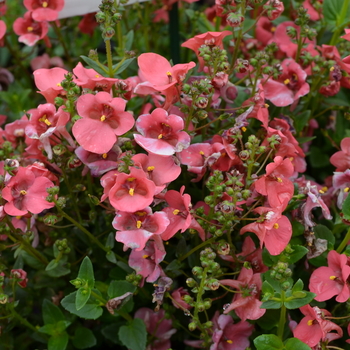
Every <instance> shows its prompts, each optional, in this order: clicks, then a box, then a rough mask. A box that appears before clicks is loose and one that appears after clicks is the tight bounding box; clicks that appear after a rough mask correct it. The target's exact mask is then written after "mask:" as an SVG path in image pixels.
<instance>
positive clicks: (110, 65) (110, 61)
mask: <svg viewBox="0 0 350 350" xmlns="http://www.w3.org/2000/svg"><path fill="white" fill-rule="evenodd" d="M105 43H106V55H107V65H108V75H109V77H110V78H114V74H113V58H112V48H111V41H110V40H106V41H105Z"/></svg>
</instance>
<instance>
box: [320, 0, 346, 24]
mask: <svg viewBox="0 0 350 350" xmlns="http://www.w3.org/2000/svg"><path fill="white" fill-rule="evenodd" d="M343 3H344V0H343V1H339V0H324V1H323V11H322V13H323V15H324V19H325V22H326V23H327V24H330V25H331V26H332V27H337V26H340V25H342V24H344V23H340V22H343V21H341V15H342V12H343V11H342V10H344V9H343ZM343 15H344V14H343ZM349 17H350V6H348V7H347V8H346V14H345V17H344V18H345V19H346V21H347V20H348V18H349Z"/></svg>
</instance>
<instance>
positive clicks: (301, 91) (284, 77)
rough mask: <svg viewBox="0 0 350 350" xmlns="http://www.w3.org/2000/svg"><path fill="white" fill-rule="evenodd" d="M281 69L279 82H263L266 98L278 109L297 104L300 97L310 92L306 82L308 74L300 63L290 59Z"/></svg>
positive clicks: (283, 63)
mask: <svg viewBox="0 0 350 350" xmlns="http://www.w3.org/2000/svg"><path fill="white" fill-rule="evenodd" d="M281 67H282V74H281V75H280V76H279V78H278V80H273V79H268V80H267V82H265V83H264V82H262V84H263V87H264V92H265V98H266V99H268V100H270V101H271V102H272V103H273V104H274V105H275V106H278V107H284V106H289V105H291V104H293V103H294V102H295V103H297V101H298V100H299V98H300V97H302V96H304V95H306V94H308V93H309V91H310V85H309V84H308V83H307V82H306V77H307V74H306V72H305V71H304V70H303V69H302V68H301V67H300V65H299V64H298V63H296V62H295V61H294V60H293V59H291V58H290V59H286V60H284V61H283V62H282V64H281Z"/></svg>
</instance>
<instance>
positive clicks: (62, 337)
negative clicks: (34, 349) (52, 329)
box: [47, 332, 69, 350]
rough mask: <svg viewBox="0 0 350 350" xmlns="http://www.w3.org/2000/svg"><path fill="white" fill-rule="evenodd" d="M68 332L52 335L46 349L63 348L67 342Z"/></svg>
mask: <svg viewBox="0 0 350 350" xmlns="http://www.w3.org/2000/svg"><path fill="white" fill-rule="evenodd" d="M68 339H69V337H68V334H67V333H66V332H64V333H62V334H59V335H55V336H52V337H51V338H50V339H49V342H48V344H47V349H48V350H65V349H66V347H67V344H68Z"/></svg>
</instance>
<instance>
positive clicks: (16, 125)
mask: <svg viewBox="0 0 350 350" xmlns="http://www.w3.org/2000/svg"><path fill="white" fill-rule="evenodd" d="M28 123H29V121H28V117H27V116H26V115H24V116H22V118H21V119H18V120H15V121H14V122H12V123H8V124H6V125H5V138H6V140H7V141H10V142H11V143H12V145H13V147H15V148H16V147H17V144H18V139H23V137H25V138H26V139H27V138H28V137H27V136H26V134H25V128H26V126H27V125H28ZM25 142H26V144H27V140H25Z"/></svg>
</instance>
